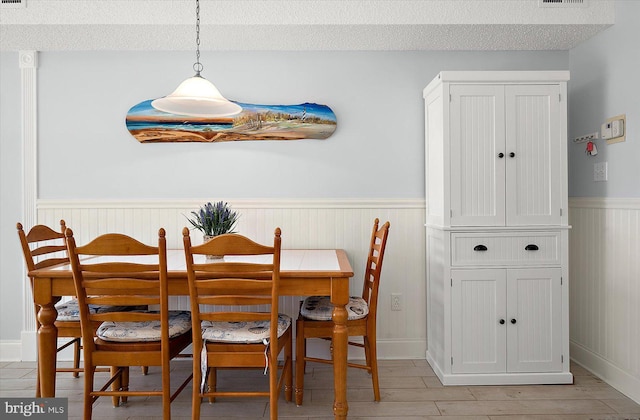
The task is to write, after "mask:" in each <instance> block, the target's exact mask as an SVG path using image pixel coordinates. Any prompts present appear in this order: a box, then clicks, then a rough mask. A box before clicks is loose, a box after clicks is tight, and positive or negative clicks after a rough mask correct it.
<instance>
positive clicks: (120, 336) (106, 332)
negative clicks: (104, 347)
mask: <svg viewBox="0 0 640 420" xmlns="http://www.w3.org/2000/svg"><path fill="white" fill-rule="evenodd" d="M142 312H147V311H142ZM148 312H154V311H148ZM154 313H157V312H154ZM190 329H191V312H188V311H169V338H173V337H177V336H179V335H181V334H184V333H186V332H188V331H189V330H190ZM160 334H161V331H160V321H140V322H112V321H107V322H103V323H102V324H100V326H99V327H98V331H97V332H96V335H97V336H98V338H101V339H103V340H104V341H119V342H132V341H160V338H161V337H160Z"/></svg>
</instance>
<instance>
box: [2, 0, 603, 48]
mask: <svg viewBox="0 0 640 420" xmlns="http://www.w3.org/2000/svg"><path fill="white" fill-rule="evenodd" d="M2 1H3V2H5V1H7V0H2ZM18 1H20V0H18ZM557 1H562V2H563V3H561V4H556V5H553V6H551V7H549V6H548V5H547V6H546V7H545V6H543V5H541V2H542V0H324V1H319V0H297V1H294V0H232V1H219V0H201V1H200V3H201V4H200V8H201V11H200V18H201V49H202V50H449V51H452V50H568V49H571V48H573V47H574V46H576V45H577V44H579V43H580V42H582V41H584V40H586V39H588V38H590V37H592V36H593V35H595V34H596V33H598V32H600V31H602V30H604V29H606V28H608V27H609V26H611V25H612V24H614V21H615V10H614V9H615V4H614V0H557ZM0 13H1V14H0V49H1V50H3V51H14V50H38V51H56V50H61V51H64V50H149V51H153V50H192V49H194V48H195V1H194V0H156V1H152V0H22V5H6V4H3V5H2V8H1V9H0Z"/></svg>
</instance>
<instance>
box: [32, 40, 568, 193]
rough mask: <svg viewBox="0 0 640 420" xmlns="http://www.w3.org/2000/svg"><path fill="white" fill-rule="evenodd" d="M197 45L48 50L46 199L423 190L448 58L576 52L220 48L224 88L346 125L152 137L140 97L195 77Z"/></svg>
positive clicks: (467, 60)
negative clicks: (314, 111) (305, 105)
mask: <svg viewBox="0 0 640 420" xmlns="http://www.w3.org/2000/svg"><path fill="white" fill-rule="evenodd" d="M192 56H193V54H191V53H165V52H162V53H155V52H146V53H145V52H143V53H140V52H88V53H78V52H73V53H43V54H41V57H40V58H41V60H40V69H39V81H40V95H39V103H40V110H41V112H40V128H39V129H40V131H39V133H40V134H39V143H40V152H39V153H40V166H39V168H40V176H39V186H40V197H42V198H197V197H202V198H209V197H210V198H212V199H217V198H221V199H231V198H246V197H252V198H265V197H266V198H271V197H287V198H374V197H375V198H416V197H423V196H424V157H423V156H424V146H423V142H424V136H423V132H424V117H423V102H422V89H423V88H424V86H426V85H427V83H428V82H429V81H430V80H431V79H432V78H433V77H434V76H435V75H436V74H437V73H438V72H439V71H440V70H454V69H456V70H457V69H553V70H559V69H567V66H568V61H567V53H566V52H539V53H534V52H518V53H516V52H513V53H509V52H495V53H492V52H483V53H438V52H432V53H429V52H221V53H211V52H207V53H203V57H202V62H203V63H204V65H205V72H204V76H205V77H207V78H209V79H210V80H211V81H213V82H214V83H215V84H216V85H217V86H218V88H219V89H220V90H221V91H222V92H223V94H224V95H225V96H227V97H229V98H231V99H237V100H240V101H244V102H251V103H267V104H269V103H270V104H298V103H302V102H305V101H309V102H318V103H323V104H327V105H329V106H330V107H331V108H332V109H333V110H334V112H335V113H336V115H337V118H338V128H337V130H336V132H335V133H334V135H333V136H332V137H330V138H329V139H327V140H324V141H317V140H314V141H309V140H307V141H289V142H283V141H275V142H274V141H271V142H265V141H262V142H227V143H217V144H177V143H172V144H139V143H138V142H137V141H136V140H135V139H133V138H132V137H131V136H130V135H129V134H128V132H127V131H126V129H125V127H124V118H125V115H126V113H127V111H128V109H129V107H131V106H133V105H135V104H137V103H138V102H140V101H142V100H145V99H150V98H155V97H158V96H162V95H165V94H168V93H169V92H171V91H172V90H173V89H174V88H175V87H176V86H177V84H178V83H179V82H180V81H182V80H183V79H184V78H186V77H187V76H191V73H192V70H191V69H190V68H191V63H192V61H193V57H192ZM61 163H62V164H61ZM78 174H81V176H78Z"/></svg>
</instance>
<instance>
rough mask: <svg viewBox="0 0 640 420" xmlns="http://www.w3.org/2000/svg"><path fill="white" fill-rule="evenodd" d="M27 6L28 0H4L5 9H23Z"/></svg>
mask: <svg viewBox="0 0 640 420" xmlns="http://www.w3.org/2000/svg"><path fill="white" fill-rule="evenodd" d="M24 7H27V0H2V8H3V9H21V8H24Z"/></svg>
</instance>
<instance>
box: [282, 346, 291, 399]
mask: <svg viewBox="0 0 640 420" xmlns="http://www.w3.org/2000/svg"><path fill="white" fill-rule="evenodd" d="M282 374H283V375H286V376H285V379H284V398H285V400H286V401H287V402H291V398H292V396H293V395H292V394H293V340H289V342H288V343H287V345H286V347H285V348H284V372H282Z"/></svg>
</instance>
